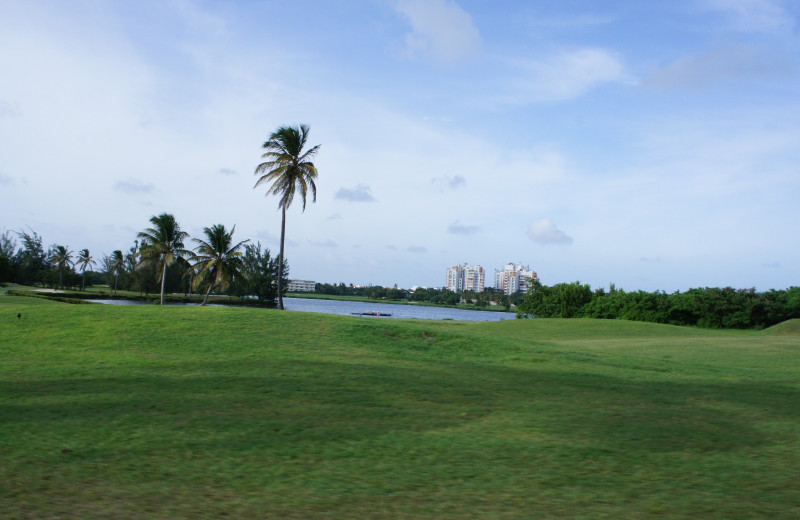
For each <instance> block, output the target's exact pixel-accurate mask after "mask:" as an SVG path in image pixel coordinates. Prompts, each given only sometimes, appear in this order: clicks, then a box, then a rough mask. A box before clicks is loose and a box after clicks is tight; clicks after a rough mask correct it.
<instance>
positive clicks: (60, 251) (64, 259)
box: [50, 245, 75, 289]
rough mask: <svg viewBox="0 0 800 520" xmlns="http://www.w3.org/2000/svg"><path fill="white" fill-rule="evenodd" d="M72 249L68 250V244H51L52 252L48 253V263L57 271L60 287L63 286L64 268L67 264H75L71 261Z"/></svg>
mask: <svg viewBox="0 0 800 520" xmlns="http://www.w3.org/2000/svg"><path fill="white" fill-rule="evenodd" d="M72 253H73V252H72V251H70V250H69V246H58V245H56V246H53V249H52V252H51V253H50V263H51V264H52V266H53V267H54V268H55V270H56V271H58V286H59V287H60V288H62V289H63V288H64V283H63V278H62V274H63V272H64V269H66V268H67V266H72V265H75V263H74V262H73V261H72Z"/></svg>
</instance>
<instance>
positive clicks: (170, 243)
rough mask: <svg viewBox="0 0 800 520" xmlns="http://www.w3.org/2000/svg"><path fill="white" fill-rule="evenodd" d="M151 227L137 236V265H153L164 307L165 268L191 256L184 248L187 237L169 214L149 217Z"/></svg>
mask: <svg viewBox="0 0 800 520" xmlns="http://www.w3.org/2000/svg"><path fill="white" fill-rule="evenodd" d="M150 223H151V224H153V227H151V228H147V229H145V230H144V231H142V232H140V233H139V234H138V235H137V236H138V237H139V239H140V240H141V241H142V244H141V248H140V250H139V258H140V260H139V263H138V264H137V267H141V266H143V265H148V264H150V265H155V267H156V273H157V274H160V275H161V305H164V283H165V282H166V279H167V268H168V267H169V266H170V265H172V263H173V262H175V261H176V260H178V259H183V258H184V257H186V256H189V255H190V254H191V252H190V251H187V250H186V249H185V248H184V245H183V241H184V240H186V238H187V237H188V236H189V234H188V233H186V232H185V231H183V230H181V227H180V226H179V225H178V221H177V220H175V217H174V216H173V215H170V214H169V213H162V214H161V215H157V216H153V217H150Z"/></svg>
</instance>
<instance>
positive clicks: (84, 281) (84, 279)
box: [81, 271, 86, 291]
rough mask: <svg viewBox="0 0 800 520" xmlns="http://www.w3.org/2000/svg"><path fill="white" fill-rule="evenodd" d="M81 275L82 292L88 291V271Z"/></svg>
mask: <svg viewBox="0 0 800 520" xmlns="http://www.w3.org/2000/svg"><path fill="white" fill-rule="evenodd" d="M81 275H82V276H81V291H85V290H86V271H83V273H81Z"/></svg>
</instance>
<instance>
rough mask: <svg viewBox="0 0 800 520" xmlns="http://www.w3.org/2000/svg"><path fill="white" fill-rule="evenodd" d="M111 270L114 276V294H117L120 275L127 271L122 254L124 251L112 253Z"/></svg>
mask: <svg viewBox="0 0 800 520" xmlns="http://www.w3.org/2000/svg"><path fill="white" fill-rule="evenodd" d="M109 268H110V269H111V273H112V274H113V275H114V294H116V293H117V282H118V281H119V273H121V272H122V270H123V269H125V257H124V256H123V254H122V251H121V250H119V249H117V250H116V251H114V252H113V253H111V260H110V262H109Z"/></svg>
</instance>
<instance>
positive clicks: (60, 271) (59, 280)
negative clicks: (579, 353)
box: [58, 267, 64, 291]
mask: <svg viewBox="0 0 800 520" xmlns="http://www.w3.org/2000/svg"><path fill="white" fill-rule="evenodd" d="M63 272H64V268H63V267H62V268H61V269H59V270H58V288H59V289H61V290H62V291H63V290H64V282H63V281H62V280H61V274H62V273H63Z"/></svg>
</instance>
